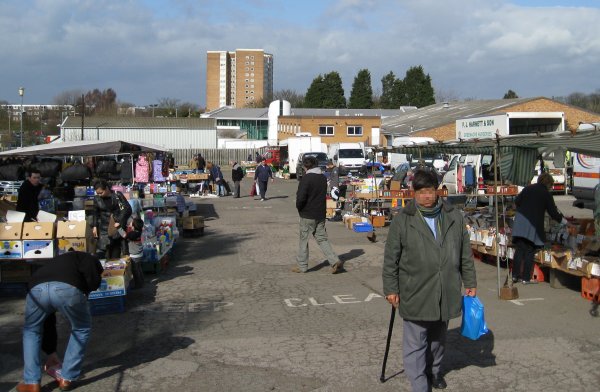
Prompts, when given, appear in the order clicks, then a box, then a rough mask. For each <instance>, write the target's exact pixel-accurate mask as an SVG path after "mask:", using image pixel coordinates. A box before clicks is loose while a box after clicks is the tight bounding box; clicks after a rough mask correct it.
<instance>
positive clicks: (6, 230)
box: [0, 223, 23, 240]
mask: <svg viewBox="0 0 600 392" xmlns="http://www.w3.org/2000/svg"><path fill="white" fill-rule="evenodd" d="M22 233H23V223H0V240H20V239H21V234H22Z"/></svg>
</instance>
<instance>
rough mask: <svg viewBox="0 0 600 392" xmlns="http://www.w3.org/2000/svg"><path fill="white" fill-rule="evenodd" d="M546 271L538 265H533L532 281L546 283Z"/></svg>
mask: <svg viewBox="0 0 600 392" xmlns="http://www.w3.org/2000/svg"><path fill="white" fill-rule="evenodd" d="M545 278H546V277H545V276H544V271H542V269H541V268H540V266H539V265H537V264H536V263H534V264H533V273H532V274H531V280H535V281H536V282H540V283H544V282H545V281H546V280H545Z"/></svg>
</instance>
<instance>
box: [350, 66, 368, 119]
mask: <svg viewBox="0 0 600 392" xmlns="http://www.w3.org/2000/svg"><path fill="white" fill-rule="evenodd" d="M372 107H373V88H372V87H371V73H370V72H369V70H368V69H361V70H360V71H358V74H357V75H356V77H355V78H354V83H353V84H352V92H351V93H350V100H349V102H348V108H350V109H371V108H372Z"/></svg>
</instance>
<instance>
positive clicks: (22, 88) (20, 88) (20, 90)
mask: <svg viewBox="0 0 600 392" xmlns="http://www.w3.org/2000/svg"><path fill="white" fill-rule="evenodd" d="M23 94H25V87H19V95H20V96H21V134H20V135H19V136H20V138H21V148H23Z"/></svg>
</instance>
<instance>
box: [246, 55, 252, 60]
mask: <svg viewBox="0 0 600 392" xmlns="http://www.w3.org/2000/svg"><path fill="white" fill-rule="evenodd" d="M249 58H250V56H246V60H248V59H249ZM252 58H254V56H252Z"/></svg>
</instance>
